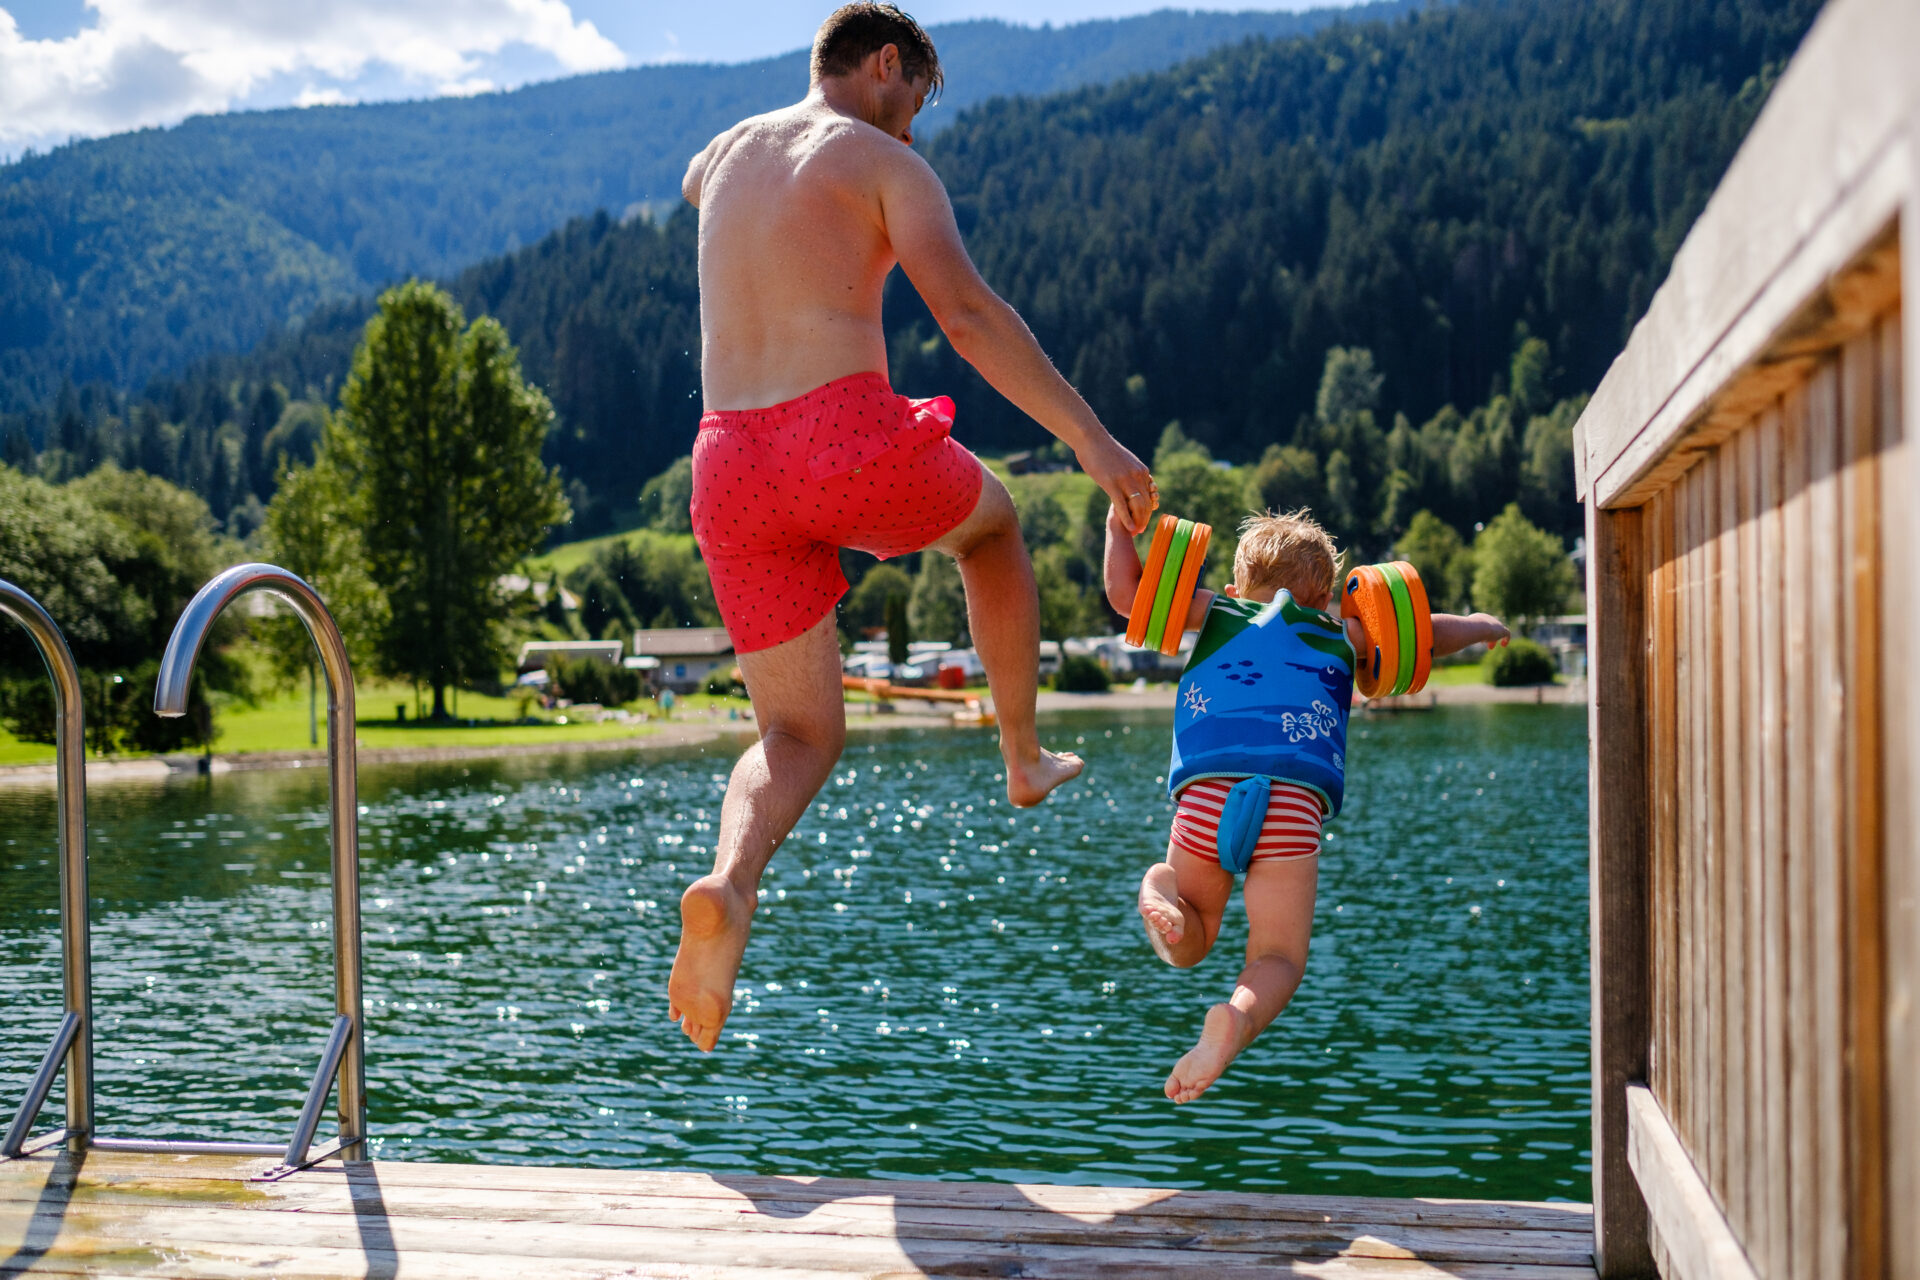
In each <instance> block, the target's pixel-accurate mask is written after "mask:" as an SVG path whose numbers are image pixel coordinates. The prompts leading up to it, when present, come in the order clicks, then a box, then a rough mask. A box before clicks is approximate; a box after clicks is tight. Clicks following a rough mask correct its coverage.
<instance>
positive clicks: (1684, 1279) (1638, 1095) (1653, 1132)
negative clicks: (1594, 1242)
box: [1596, 1085, 1759, 1280]
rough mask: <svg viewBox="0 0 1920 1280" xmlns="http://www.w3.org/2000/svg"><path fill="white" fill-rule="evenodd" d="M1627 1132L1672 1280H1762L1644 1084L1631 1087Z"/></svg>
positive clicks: (1630, 1154)
mask: <svg viewBox="0 0 1920 1280" xmlns="http://www.w3.org/2000/svg"><path fill="white" fill-rule="evenodd" d="M1627 1133H1628V1146H1627V1154H1628V1158H1629V1160H1630V1161H1631V1163H1632V1166H1633V1175H1634V1177H1635V1178H1636V1179H1638V1181H1639V1184H1640V1190H1641V1192H1642V1194H1644V1195H1645V1197H1646V1202H1647V1210H1648V1213H1649V1214H1650V1215H1651V1216H1652V1219H1653V1224H1654V1228H1655V1229H1656V1230H1657V1231H1658V1232H1659V1233H1660V1242H1661V1244H1663V1245H1664V1246H1665V1247H1666V1250H1667V1255H1668V1259H1669V1261H1670V1264H1671V1270H1670V1271H1669V1272H1668V1273H1667V1274H1668V1280H1759V1277H1758V1275H1757V1273H1756V1272H1755V1271H1754V1269H1753V1264H1752V1263H1751V1262H1749V1261H1748V1260H1747V1255H1746V1251H1745V1250H1743V1249H1742V1248H1741V1247H1740V1242H1739V1241H1738V1240H1736V1239H1735V1238H1734V1235H1733V1229H1732V1228H1731V1227H1729V1226H1728V1225H1727V1220H1726V1219H1725V1218H1724V1217H1722V1216H1721V1214H1720V1209H1719V1206H1717V1205H1715V1204H1714V1202H1713V1194H1712V1193H1711V1192H1709V1191H1708V1190H1707V1184H1706V1182H1705V1181H1703V1180H1702V1179H1701V1177H1700V1171H1699V1170H1698V1169H1696V1168H1694V1165H1693V1161H1692V1160H1690V1159H1688V1158H1687V1151H1686V1148H1685V1147H1683V1146H1681V1145H1680V1137H1679V1135H1678V1134H1676V1133H1674V1131H1673V1126H1672V1125H1671V1124H1669V1123H1667V1117H1666V1113H1665V1112H1663V1111H1661V1110H1660V1103H1659V1102H1658V1101H1656V1100H1655V1098H1654V1096H1653V1093H1652V1091H1651V1090H1648V1089H1646V1088H1643V1087H1641V1086H1639V1085H1634V1086H1631V1087H1629V1088H1628V1090H1627ZM1597 1208H1598V1206H1596V1209H1597ZM1602 1274H1603V1275H1604V1274H1605V1273H1604V1272H1602Z"/></svg>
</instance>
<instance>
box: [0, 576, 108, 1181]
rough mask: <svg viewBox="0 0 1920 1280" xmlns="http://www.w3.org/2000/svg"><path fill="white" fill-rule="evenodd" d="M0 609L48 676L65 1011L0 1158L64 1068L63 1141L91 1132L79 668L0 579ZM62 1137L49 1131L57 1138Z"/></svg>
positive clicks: (53, 631)
mask: <svg viewBox="0 0 1920 1280" xmlns="http://www.w3.org/2000/svg"><path fill="white" fill-rule="evenodd" d="M0 614H5V615H6V616H7V617H10V618H12V619H13V620H14V621H15V622H18V623H19V624H20V625H21V626H23V627H25V628H26V629H27V634H28V635H30V636H32V637H33V644H34V647H35V648H36V649H38V650H39V651H40V658H41V661H43V662H45V663H46V664H47V674H48V675H49V676H50V677H51V678H52V680H53V717H54V787H55V802H56V808H57V809H58V811H59V815H60V816H59V822H60V967H61V977H62V981H63V983H64V986H65V996H66V1013H65V1014H64V1015H63V1016H62V1017H61V1019H60V1029H59V1030H58V1031H56V1032H55V1033H54V1037H53V1045H52V1047H51V1048H49V1049H48V1050H47V1054H46V1057H44V1058H43V1059H41V1061H40V1069H39V1070H38V1071H36V1072H34V1075H33V1080H32V1082H31V1083H30V1084H29V1085H28V1086H27V1096H26V1100H25V1101H24V1102H22V1103H21V1104H20V1109H19V1110H18V1111H17V1112H15V1113H14V1117H13V1123H12V1124H10V1125H8V1126H7V1132H6V1135H5V1136H4V1137H0V1158H6V1157H12V1156H17V1155H19V1154H20V1152H21V1150H22V1148H24V1147H25V1145H26V1142H27V1135H28V1134H29V1133H30V1132H31V1131H32V1129H33V1122H34V1120H35V1119H36V1118H37V1117H38V1116H39V1114H40V1108H41V1107H42V1106H44V1105H45V1104H46V1101H47V1094H48V1092H49V1091H50V1090H51V1089H52V1088H53V1082H54V1080H55V1079H56V1078H57V1077H58V1076H59V1074H60V1067H61V1063H62V1060H64V1061H65V1064H66V1069H67V1124H66V1130H65V1134H64V1136H65V1138H66V1140H67V1142H68V1144H69V1145H70V1146H74V1147H78V1146H82V1145H84V1144H85V1142H86V1140H87V1136H88V1135H89V1134H91V1133H92V1132H93V996H92V973H91V969H90V966H89V964H88V959H87V957H88V945H89V943H88V937H87V755H86V743H87V727H86V714H85V711H84V710H83V708H82V706H81V699H80V668H79V667H77V666H76V665H74V661H73V651H72V650H71V649H69V648H67V639H66V637H65V636H63V635H61V634H60V628H59V627H58V626H56V625H55V624H54V621H53V619H52V618H51V617H50V616H49V615H48V614H47V611H46V610H45V609H43V608H41V607H40V602H39V601H38V600H35V599H34V598H33V597H32V596H30V595H28V594H27V593H26V592H24V591H22V590H21V589H20V588H19V587H16V586H14V585H13V584H12V583H11V582H8V581H6V580H4V579H0ZM61 1136H62V1135H55V1136H54V1138H53V1139H52V1141H58V1140H59V1139H60V1137H61Z"/></svg>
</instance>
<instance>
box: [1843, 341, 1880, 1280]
mask: <svg viewBox="0 0 1920 1280" xmlns="http://www.w3.org/2000/svg"><path fill="white" fill-rule="evenodd" d="M1882 329H1884V324H1883V325H1882V326H1880V327H1879V328H1876V330H1875V331H1874V332H1872V333H1870V334H1867V335H1865V336H1863V337H1861V338H1859V339H1856V340H1855V341H1853V342H1851V343H1849V344H1848V345H1847V348H1846V350H1845V351H1844V352H1843V353H1842V354H1841V360H1840V366H1841V369H1842V371H1843V380H1842V385H1841V413H1840V425H1841V440H1842V453H1841V463H1842V470H1841V473H1840V486H1841V487H1840V511H1841V515H1842V519H1843V539H1844V550H1843V552H1842V556H1841V574H1840V581H1841V600H1840V616H1841V618H1842V620H1843V622H1844V624H1845V626H1846V632H1847V643H1846V649H1845V654H1846V665H1845V671H1844V673H1843V680H1844V682H1845V685H1846V699H1847V725H1846V735H1845V743H1844V749H1843V753H1842V758H1841V770H1840V776H1841V778H1842V779H1843V781H1844V787H1845V806H1846V812H1845V815H1844V821H1845V824H1846V830H1845V834H1844V837H1843V844H1842V849H1843V851H1844V856H1843V859H1842V866H1841V871H1842V875H1843V877H1844V885H1843V889H1842V901H1843V903H1844V906H1843V907H1842V909H1841V914H1842V919H1843V921H1845V922H1846V924H1847V925H1848V928H1847V929H1846V931H1845V936H1846V939H1847V949H1846V955H1845V957H1844V959H1845V978H1844V982H1845V986H1846V992H1847V1007H1846V1018H1847V1029H1846V1037H1847V1050H1848V1053H1847V1059H1848V1063H1849V1066H1850V1078H1849V1080H1848V1081H1847V1114H1846V1129H1847V1150H1848V1153H1849V1156H1850V1159H1849V1164H1848V1169H1847V1182H1848V1188H1849V1196H1848V1200H1849V1204H1850V1206H1851V1208H1852V1219H1853V1220H1852V1223H1851V1226H1850V1228H1849V1231H1848V1236H1849V1239H1850V1241H1851V1245H1852V1267H1853V1270H1854V1272H1855V1273H1856V1274H1858V1275H1863V1276H1881V1275H1884V1274H1885V1272H1886V1184H1885V1173H1886V1155H1887V1153H1886V1147H1885V1139H1886V1135H1885V1130H1884V1126H1885V1123H1886V1108H1885V1097H1884V1094H1885V1089H1886V1076H1885V1068H1884V1063H1885V1059H1884V1057H1883V1055H1882V1051H1881V1043H1882V1042H1881V1035H1882V1027H1881V1010H1882V1009H1883V1008H1884V1007H1885V1005H1884V996H1883V994H1882V992H1883V984H1882V981H1881V964H1882V957H1883V955H1884V944H1883V939H1882V937H1881V933H1880V911H1879V906H1880V901H1881V882H1880V864H1881V828H1880V795H1881V778H1880V697H1881V690H1880V595H1879V583H1880V561H1881V548H1880V502H1879V498H1880V493H1879V476H1878V465H1877V461H1876V453H1877V449H1878V445H1879V440H1878V435H1879V425H1878V422H1877V417H1878V411H1879V404H1878V385H1879V377H1880V332H1881V330H1882Z"/></svg>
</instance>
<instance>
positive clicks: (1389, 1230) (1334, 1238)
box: [0, 1177, 1592, 1267]
mask: <svg viewBox="0 0 1920 1280" xmlns="http://www.w3.org/2000/svg"><path fill="white" fill-rule="evenodd" d="M206 1186H207V1184H206V1183H205V1182H203V1181H189V1180H176V1181H172V1182H143V1183H139V1184H137V1185H130V1184H120V1185H115V1186H112V1187H107V1188H94V1187H83V1188H80V1189H78V1190H76V1191H75V1192H74V1194H73V1195H72V1197H71V1198H70V1199H69V1200H67V1201H65V1202H64V1203H66V1204H67V1205H70V1206H72V1207H75V1208H84V1209H87V1210H89V1211H94V1212H98V1213H102V1214H107V1213H109V1212H110V1211H111V1210H114V1209H124V1210H129V1211H145V1210H151V1209H158V1208H165V1207H172V1208H179V1209H194V1208H199V1207H204V1206H206V1205H207V1204H209V1203H210V1202H209V1200H208V1199H207V1197H206V1193H205V1190H204V1188H205V1187H206ZM34 1203H36V1202H31V1201H13V1202H8V1203H0V1214H5V1213H8V1212H12V1213H14V1214H16V1215H20V1214H24V1213H25V1212H27V1210H28V1209H29V1208H30V1207H31V1206H32V1205H33V1204H34ZM224 1207H227V1208H234V1209H242V1210H246V1211H249V1212H253V1213H257V1214H263V1215H270V1214H280V1213H303V1214H312V1213H349V1214H350V1213H370V1212H378V1213H380V1214H382V1215H384V1216H391V1217H416V1218H443V1219H473V1220H477V1221H487V1222H516V1223H544V1224H547V1225H548V1226H552V1227H568V1226H576V1225H605V1226H631V1227H657V1226H671V1227H673V1228H674V1229H676V1230H697V1231H723V1232H739V1231H748V1232H763V1233H771V1234H775V1235H824V1236H856V1237H861V1238H869V1239H891V1238H899V1239H915V1240H949V1241H959V1240H984V1241H1002V1242H1007V1243H1021V1244H1050V1245H1079V1246H1084V1247H1089V1248H1097V1247H1103V1246H1106V1245H1126V1246H1128V1247H1133V1248H1165V1249H1181V1250H1185V1251H1188V1252H1209V1251H1210V1252H1222V1253H1230V1254H1232V1253H1246V1252H1268V1253H1274V1252H1281V1253H1286V1254H1288V1255H1289V1256H1293V1257H1301V1258H1332V1257H1343V1256H1351V1257H1367V1258H1410V1259H1424V1260H1426V1261H1429V1262H1529V1263H1551V1264H1553V1265H1556V1266H1579V1267H1585V1266H1588V1265H1589V1262H1590V1260H1591V1258H1592V1238H1591V1236H1590V1235H1588V1234H1587V1233H1585V1232H1573V1231H1526V1230H1512V1229H1508V1228H1468V1227H1431V1226H1411V1227H1388V1226H1378V1225H1359V1226H1351V1227H1350V1226H1344V1225H1332V1226H1324V1225H1321V1224H1318V1223H1302V1222H1262V1221H1258V1220H1254V1219H1241V1220H1237V1221H1234V1220H1228V1221H1221V1220H1209V1219H1193V1218H1174V1217H1161V1216H1155V1215H1143V1216H1139V1217H1134V1216H1125V1215H1123V1216H1120V1217H1116V1218H1113V1219H1111V1220H1105V1221H1088V1220H1085V1219H1082V1218H1078V1217H1075V1216H1073V1215H1070V1214H1056V1213H1048V1212H1045V1211H1041V1210H1038V1209H1029V1210H1028V1211H1026V1212H1014V1211H1012V1210H1005V1209H984V1210H983V1209H961V1208H953V1207H934V1208H926V1207H914V1206H906V1205H894V1204H889V1203H885V1202H879V1203H876V1202H873V1201H871V1200H863V1199H855V1200H844V1201H826V1202H809V1201H784V1200H745V1199H743V1200H740V1201H736V1202H731V1203H729V1202H725V1201H721V1200H716V1199H712V1198H706V1197H698V1196H605V1195H585V1194H580V1193H575V1192H552V1191H524V1190H499V1189H494V1188H474V1187H465V1188H458V1189H446V1188H439V1187H395V1186H391V1185H387V1184H385V1183H383V1182H381V1181H380V1180H378V1179H377V1178H374V1177H367V1178H364V1179H361V1180H359V1181H357V1182H353V1183H348V1182H341V1181H334V1180H322V1179H296V1180H292V1181H290V1182H283V1183H276V1184H270V1185H269V1186H268V1187H267V1188H266V1189H265V1191H264V1193H259V1192H256V1193H255V1194H254V1195H252V1196H248V1197H244V1198H240V1199H236V1200H233V1201H231V1202H229V1203H227V1204H226V1205H225V1206H224ZM273 1230H274V1228H273V1227H272V1226H271V1225H270V1224H263V1225H262V1226H261V1227H260V1229H259V1231H260V1238H262V1239H271V1238H272V1237H273ZM561 1234H564V1233H561Z"/></svg>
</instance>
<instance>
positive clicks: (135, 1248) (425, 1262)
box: [0, 1240, 903, 1280]
mask: <svg viewBox="0 0 1920 1280" xmlns="http://www.w3.org/2000/svg"><path fill="white" fill-rule="evenodd" d="M402 1273H404V1274H405V1276H406V1280H530V1278H529V1272H528V1268H527V1260H526V1259H525V1258H513V1257H504V1258H489V1257H484V1256H482V1255H479V1254H472V1253H429V1252H426V1251H423V1250H417V1249H416V1250H409V1251H408V1252H407V1253H406V1254H405V1255H404V1256H403V1255H401V1254H398V1253H394V1252H392V1251H388V1250H381V1249H367V1248H338V1249H325V1248H314V1247H311V1246H307V1247H289V1246H285V1245H273V1244H234V1243H231V1242H229V1243H223V1244H220V1245H209V1246H205V1247H199V1246H194V1245H181V1244H177V1243H168V1244H158V1245H149V1246H145V1247H142V1246H139V1245H132V1246H130V1245H129V1244H128V1242H126V1241H124V1240H78V1241H74V1242H72V1243H66V1242H63V1243H62V1245H61V1248H60V1251H59V1252H58V1253H57V1254H52V1255H48V1256H46V1257H42V1258H37V1259H35V1260H34V1261H33V1262H32V1263H31V1264H28V1263H27V1262H26V1261H25V1260H24V1259H23V1260H21V1261H19V1262H15V1263H12V1264H11V1265H10V1263H9V1259H7V1258H5V1257H0V1276H13V1275H36V1276H143V1277H152V1278H155V1280H258V1277H261V1276H271V1277H273V1280H342V1278H344V1277H352V1278H353V1280H362V1278H363V1277H374V1276H382V1277H393V1276H398V1275H400V1274H402ZM849 1274H855V1275H857V1274H859V1273H858V1272H854V1273H849V1272H846V1271H843V1270H834V1271H816V1270H811V1269H802V1268H799V1267H771V1268H769V1267H730V1266H711V1265H708V1264H705V1263H702V1262H699V1261H696V1260H693V1259H688V1260H686V1261H683V1262H679V1263H675V1264H673V1265H672V1266H670V1267H664V1266H663V1267H652V1266H640V1265H634V1264H629V1263H621V1262H600V1261H594V1260H591V1259H586V1258H543V1259H541V1260H540V1268H539V1272H538V1275H539V1277H540V1280H546V1278H547V1277H553V1278H554V1280H602V1278H603V1277H605V1278H609V1280H610V1278H611V1277H630V1276H660V1277H672V1278H673V1280H847V1277H848V1275H849ZM868 1274H869V1275H875V1276H883V1275H888V1274H889V1273H886V1272H869V1273H868ZM901 1274H903V1273H901V1272H897V1271H896V1272H893V1273H891V1277H898V1276H899V1275H901Z"/></svg>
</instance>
